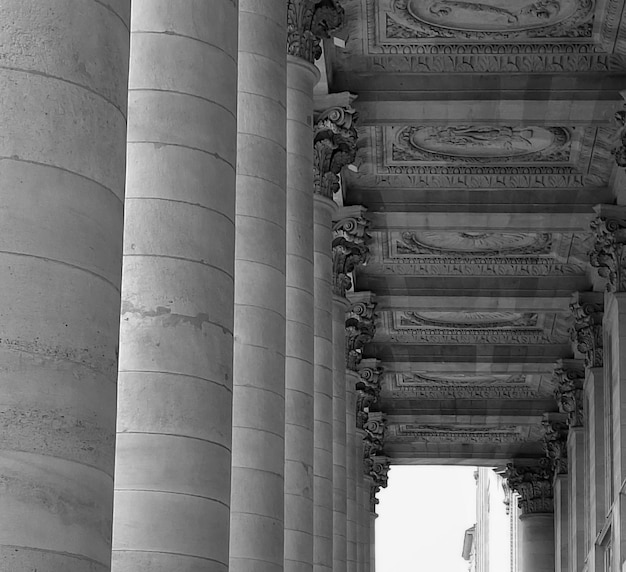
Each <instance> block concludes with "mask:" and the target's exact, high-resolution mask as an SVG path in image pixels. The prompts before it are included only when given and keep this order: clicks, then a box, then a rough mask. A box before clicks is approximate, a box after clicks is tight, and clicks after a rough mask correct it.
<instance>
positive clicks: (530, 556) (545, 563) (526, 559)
mask: <svg viewBox="0 0 626 572" xmlns="http://www.w3.org/2000/svg"><path fill="white" fill-rule="evenodd" d="M519 535H520V541H519V549H520V572H554V514H552V513H531V514H526V515H522V516H521V517H520V521H519Z"/></svg>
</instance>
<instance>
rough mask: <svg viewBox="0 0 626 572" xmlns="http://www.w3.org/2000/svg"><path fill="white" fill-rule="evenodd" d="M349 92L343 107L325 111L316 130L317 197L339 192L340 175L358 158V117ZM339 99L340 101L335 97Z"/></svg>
mask: <svg viewBox="0 0 626 572" xmlns="http://www.w3.org/2000/svg"><path fill="white" fill-rule="evenodd" d="M355 97H356V96H353V95H351V94H349V93H347V92H346V94H345V97H344V98H343V99H344V100H345V103H344V105H337V106H334V107H331V108H329V109H326V110H325V111H322V112H321V113H320V114H319V115H318V116H317V118H316V121H315V126H314V129H313V132H314V133H313V151H314V153H313V183H314V189H315V192H316V193H317V194H320V195H322V196H324V197H327V198H329V199H332V198H333V195H334V194H335V193H336V192H337V191H338V190H339V173H340V172H341V169H342V168H343V167H345V166H346V165H349V164H350V163H352V162H353V161H354V159H355V157H356V150H357V149H356V144H357V138H358V135H357V130H356V120H357V118H358V114H357V112H356V110H355V109H354V108H353V107H352V105H351V103H352V101H353V100H354V99H355ZM335 99H336V100H337V99H338V98H335Z"/></svg>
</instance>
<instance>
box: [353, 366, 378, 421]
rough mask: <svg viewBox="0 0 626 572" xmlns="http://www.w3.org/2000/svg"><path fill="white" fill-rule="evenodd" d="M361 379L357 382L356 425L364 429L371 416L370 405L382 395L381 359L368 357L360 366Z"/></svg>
mask: <svg viewBox="0 0 626 572" xmlns="http://www.w3.org/2000/svg"><path fill="white" fill-rule="evenodd" d="M358 373H359V381H357V383H356V425H357V428H358V429H363V428H364V427H365V425H366V423H367V420H368V417H369V411H370V407H372V406H373V405H375V404H376V402H377V401H378V398H379V396H380V383H381V378H382V374H383V369H382V368H381V367H380V360H377V359H374V358H368V359H364V360H361V363H360V364H359V366H358Z"/></svg>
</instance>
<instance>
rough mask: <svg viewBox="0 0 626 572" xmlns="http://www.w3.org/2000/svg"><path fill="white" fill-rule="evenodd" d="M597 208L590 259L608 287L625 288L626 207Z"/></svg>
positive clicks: (620, 290) (609, 206) (602, 206)
mask: <svg viewBox="0 0 626 572" xmlns="http://www.w3.org/2000/svg"><path fill="white" fill-rule="evenodd" d="M625 152H626V149H625ZM625 158H626V156H625ZM623 166H626V164H625V165H623ZM593 210H595V211H596V213H597V216H596V217H595V218H594V219H593V220H592V221H591V225H590V226H591V230H592V231H593V233H594V238H595V241H594V245H593V249H592V250H591V251H590V252H589V262H590V263H591V266H594V267H595V268H597V269H598V275H599V276H600V277H601V278H603V279H604V280H606V289H607V291H609V292H625V291H626V248H625V245H626V207H623V206H616V205H596V206H595V207H594V209H593Z"/></svg>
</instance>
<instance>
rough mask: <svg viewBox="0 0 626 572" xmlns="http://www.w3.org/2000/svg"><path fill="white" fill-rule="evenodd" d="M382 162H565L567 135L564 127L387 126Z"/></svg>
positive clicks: (569, 147)
mask: <svg viewBox="0 0 626 572" xmlns="http://www.w3.org/2000/svg"><path fill="white" fill-rule="evenodd" d="M386 135H387V137H392V139H391V141H390V143H391V150H390V153H389V155H388V157H387V159H388V160H387V161H386V163H387V164H389V165H396V164H398V165H402V164H413V165H420V164H437V163H442V164H446V163H447V162H450V161H454V162H455V164H459V163H460V164H468V165H484V164H503V163H515V164H523V163H532V164H533V165H537V164H541V163H568V162H569V160H570V152H571V135H570V132H569V131H568V130H567V129H566V128H564V127H535V126H507V125H480V124H479V125H471V124H468V125H441V126H438V125H435V126H433V125H427V126H407V127H402V128H399V129H393V128H392V129H391V130H389V132H387V133H386Z"/></svg>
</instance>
